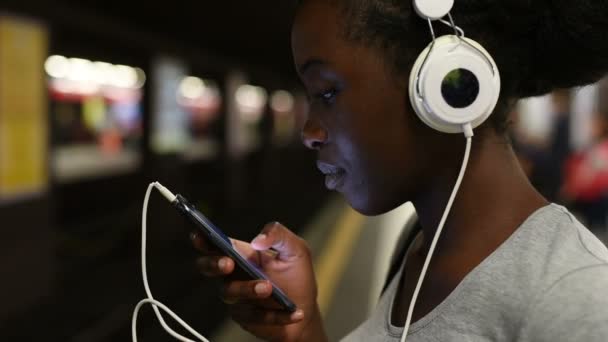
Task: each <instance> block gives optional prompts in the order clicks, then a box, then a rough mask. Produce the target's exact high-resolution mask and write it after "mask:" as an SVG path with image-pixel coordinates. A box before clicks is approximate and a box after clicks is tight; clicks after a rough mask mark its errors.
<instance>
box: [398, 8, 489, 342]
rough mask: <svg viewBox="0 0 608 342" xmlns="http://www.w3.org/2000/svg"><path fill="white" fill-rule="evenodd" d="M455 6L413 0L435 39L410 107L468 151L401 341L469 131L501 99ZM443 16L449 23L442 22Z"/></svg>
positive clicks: (417, 73)
mask: <svg viewBox="0 0 608 342" xmlns="http://www.w3.org/2000/svg"><path fill="white" fill-rule="evenodd" d="M453 5H454V0H414V8H415V10H416V13H418V15H419V16H421V17H422V18H423V19H425V20H426V21H427V22H428V24H429V29H430V31H431V35H432V36H433V41H432V42H431V44H429V46H428V47H427V48H426V49H424V51H422V53H421V54H420V56H419V57H418V60H417V61H416V63H415V64H414V67H413V69H412V73H411V75H410V89H409V90H410V101H411V102H412V107H414V110H415V111H416V114H418V117H419V118H420V119H421V120H422V121H424V122H425V123H426V124H427V125H429V126H430V127H432V128H434V129H436V130H438V131H440V132H445V133H464V136H465V138H466V147H465V151H464V158H463V161H462V166H461V167H460V173H459V174H458V178H457V179H456V183H455V184H454V188H453V189H452V193H451V195H450V198H449V199H448V203H447V205H446V207H445V209H444V211H443V215H442V216H441V220H440V221H439V225H438V226H437V230H436V231H435V234H434V236H433V240H432V241H431V244H430V247H429V251H428V253H427V256H426V258H425V260H424V264H423V265H422V269H421V271H420V276H419V277H418V283H417V284H416V288H415V289H414V292H413V294H412V298H411V299H410V305H409V307H408V310H407V317H406V319H405V326H404V327H403V332H402V333H401V342H405V341H406V339H407V335H408V333H409V328H410V324H411V322H412V317H413V314H414V308H415V306H416V300H417V298H418V294H419V293H420V290H421V288H422V284H423V282H424V277H425V275H426V272H427V270H428V268H429V265H430V263H431V258H432V257H433V252H434V251H435V248H436V247H437V242H438V241H439V237H440V236H441V232H442V231H443V227H444V226H445V222H446V220H447V217H448V215H449V214H450V210H451V208H452V204H453V203H454V200H455V198H456V194H457V193H458V189H460V185H461V183H462V180H463V178H464V175H465V172H466V169H467V164H468V162H469V157H470V154H471V144H472V141H473V129H474V128H475V127H477V126H479V125H481V124H482V123H483V122H484V121H485V120H486V119H487V118H488V117H489V116H490V114H491V113H492V111H493V110H494V107H496V103H497V102H498V96H499V95H500V75H499V73H498V67H496V63H494V60H493V59H492V56H490V54H489V53H488V52H487V51H486V50H485V49H484V48H483V47H482V46H481V45H479V44H478V43H477V42H475V41H473V40H471V39H468V38H466V37H465V36H464V31H463V30H462V29H460V28H459V27H458V26H456V24H454V20H453V19H452V16H451V15H450V10H451V9H452V7H453ZM446 16H447V17H448V18H449V21H446V20H443V19H442V18H444V17H446ZM434 20H438V21H439V22H441V23H443V24H446V25H448V26H450V27H452V28H453V29H454V31H455V34H454V35H447V36H442V37H439V38H436V37H435V32H434V31H433V23H432V21H434ZM426 238H430V237H426ZM404 262H405V261H404Z"/></svg>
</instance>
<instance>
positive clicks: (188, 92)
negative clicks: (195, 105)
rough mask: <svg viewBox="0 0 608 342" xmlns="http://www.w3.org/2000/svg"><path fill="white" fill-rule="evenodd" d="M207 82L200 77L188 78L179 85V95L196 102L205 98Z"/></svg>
mask: <svg viewBox="0 0 608 342" xmlns="http://www.w3.org/2000/svg"><path fill="white" fill-rule="evenodd" d="M205 88H206V85H205V82H204V81H203V80H202V79H200V78H198V77H192V76H189V77H186V78H184V79H183V80H182V81H181V83H180V85H179V93H180V95H181V96H183V97H185V98H187V99H191V100H195V99H198V98H199V97H201V96H203V94H204V93H205Z"/></svg>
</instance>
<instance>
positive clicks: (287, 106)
mask: <svg viewBox="0 0 608 342" xmlns="http://www.w3.org/2000/svg"><path fill="white" fill-rule="evenodd" d="M293 106H294V100H293V96H292V95H291V94H290V93H289V92H287V91H285V90H277V91H275V92H274V93H272V96H271V97H270V107H271V108H272V109H273V110H274V111H276V112H279V113H287V112H291V111H292V110H293Z"/></svg>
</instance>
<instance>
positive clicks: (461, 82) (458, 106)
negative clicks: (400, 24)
mask: <svg viewBox="0 0 608 342" xmlns="http://www.w3.org/2000/svg"><path fill="white" fill-rule="evenodd" d="M453 5H454V0H414V9H415V10H416V13H418V15H419V16H420V17H422V18H423V19H424V20H426V21H428V23H429V28H430V31H431V35H432V37H433V41H432V42H431V43H430V44H429V45H428V46H427V48H426V49H424V51H423V52H422V53H421V54H420V56H418V59H417V60H416V63H414V67H413V69H412V72H411V74H410V87H409V93H410V101H411V103H412V107H413V108H414V110H415V111H416V113H417V114H418V117H419V118H420V119H421V120H422V121H424V123H426V124H427V125H429V126H430V127H432V128H434V129H436V130H438V131H441V132H445V133H462V132H463V125H465V124H470V126H471V128H475V127H477V126H479V125H481V124H482V123H483V122H484V121H485V120H486V119H487V118H488V117H489V116H490V114H491V113H492V111H493V110H494V107H495V106H496V103H497V102H498V96H499V94H500V74H499V72H498V67H497V66H496V63H495V62H494V59H493V58H492V56H491V55H490V54H489V53H488V52H487V51H486V50H485V49H484V48H483V47H482V46H481V45H480V44H478V43H477V42H475V41H473V40H471V39H469V38H466V37H465V36H464V32H463V31H462V30H461V29H460V28H459V27H457V26H456V25H455V24H454V21H453V20H452V17H451V15H450V10H451V9H452V7H453ZM446 16H447V17H448V18H449V21H445V20H443V19H442V18H444V17H446ZM435 20H439V21H440V22H442V23H444V24H447V25H450V26H451V27H452V28H453V29H454V31H455V34H454V35H446V36H442V37H439V38H436V37H435V33H434V31H433V25H432V21H435Z"/></svg>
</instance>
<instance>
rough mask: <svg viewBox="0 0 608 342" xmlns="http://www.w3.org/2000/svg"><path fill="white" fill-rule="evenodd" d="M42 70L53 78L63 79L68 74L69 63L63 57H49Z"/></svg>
mask: <svg viewBox="0 0 608 342" xmlns="http://www.w3.org/2000/svg"><path fill="white" fill-rule="evenodd" d="M44 70H46V73H47V74H48V75H49V76H51V77H54V78H64V77H66V76H67V75H68V73H69V72H70V63H69V61H68V59H67V58H65V57H63V56H58V55H54V56H50V57H49V58H47V59H46V62H45V63H44Z"/></svg>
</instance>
